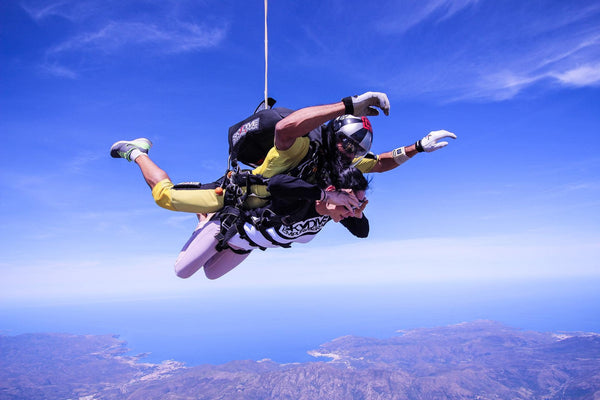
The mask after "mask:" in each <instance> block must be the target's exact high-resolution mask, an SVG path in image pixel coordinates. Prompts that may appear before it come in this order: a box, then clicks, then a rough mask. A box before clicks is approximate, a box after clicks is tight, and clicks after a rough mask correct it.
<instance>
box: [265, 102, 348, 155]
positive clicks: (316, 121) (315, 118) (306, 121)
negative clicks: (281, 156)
mask: <svg viewBox="0 0 600 400" xmlns="http://www.w3.org/2000/svg"><path fill="white" fill-rule="evenodd" d="M344 111H345V106H344V103H342V102H341V101H340V102H339V103H334V104H326V105H323V106H313V107H306V108H302V109H300V110H298V111H294V112H293V113H291V114H290V115H288V116H287V117H285V118H284V119H282V120H281V121H279V122H278V123H277V125H275V147H276V148H277V149H278V150H287V149H289V148H290V147H292V145H293V144H294V141H295V140H296V139H297V138H299V137H302V136H304V135H306V134H307V133H308V132H310V131H312V130H313V129H316V128H318V127H319V126H321V125H323V124H324V123H325V122H327V121H329V120H331V119H334V118H336V117H339V116H341V115H344Z"/></svg>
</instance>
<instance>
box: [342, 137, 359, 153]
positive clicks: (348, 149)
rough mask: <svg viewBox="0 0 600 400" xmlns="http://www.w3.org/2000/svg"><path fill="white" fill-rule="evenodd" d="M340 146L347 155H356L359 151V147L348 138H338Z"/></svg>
mask: <svg viewBox="0 0 600 400" xmlns="http://www.w3.org/2000/svg"><path fill="white" fill-rule="evenodd" d="M340 144H341V145H342V149H343V150H344V152H345V153H347V154H356V153H358V152H359V150H361V147H360V146H359V145H358V143H356V142H355V141H354V140H352V139H350V138H349V137H342V138H340Z"/></svg>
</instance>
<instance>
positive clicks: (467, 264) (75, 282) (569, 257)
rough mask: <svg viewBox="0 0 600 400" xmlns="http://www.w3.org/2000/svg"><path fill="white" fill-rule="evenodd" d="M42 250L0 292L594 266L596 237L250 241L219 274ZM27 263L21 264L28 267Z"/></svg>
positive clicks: (5, 269) (166, 260) (113, 291)
mask: <svg viewBox="0 0 600 400" xmlns="http://www.w3.org/2000/svg"><path fill="white" fill-rule="evenodd" d="M67 257H68V256H65V258H66V259H65V260H61V261H57V260H41V259H40V260H39V261H38V262H37V263H36V265H27V266H24V265H7V264H4V265H0V277H1V279H0V282H1V284H0V296H1V297H0V298H2V299H3V300H6V301H10V300H24V299H43V298H65V299H68V298H78V297H96V298H118V297H136V296H147V295H153V296H157V295H177V294H182V293H189V292H198V291H201V292H206V291H211V290H220V289H223V288H254V289H256V288H260V287H314V286H340V285H342V286H343V285H386V284H393V283H399V284H400V283H411V282H412V283H419V282H431V283H436V282H446V283H452V282H472V281H494V280H497V279H506V280H514V281H519V280H524V279H531V278H534V279H535V278H569V277H594V278H597V277H599V276H600V265H599V262H598V260H600V238H598V237H590V236H586V235H564V236H555V235H548V234H546V233H544V232H531V233H527V234H518V235H510V236H508V235H507V236H487V237H465V238H421V239H413V240H396V241H387V242H376V241H374V240H363V241H360V242H353V243H351V244H346V245H340V246H321V247H319V246H314V245H312V244H311V245H305V246H295V247H294V248H293V249H291V250H290V249H276V250H268V251H266V252H261V251H255V252H254V253H253V254H252V255H251V256H250V257H249V258H248V259H247V260H246V261H245V262H244V263H243V264H242V265H240V266H238V267H237V268H236V269H234V270H233V271H232V272H230V273H229V274H227V275H225V276H224V277H222V278H220V279H218V280H215V281H209V280H208V279H206V278H205V277H204V274H203V272H202V270H201V271H199V272H198V273H197V274H196V275H194V276H192V277H191V278H188V279H179V278H177V277H175V274H174V272H173V262H174V259H175V257H176V254H146V255H129V256H128V257H123V256H122V255H121V256H118V257H117V256H112V257H109V256H105V257H102V258H94V259H89V260H85V259H83V260H81V259H79V260H70V259H68V258H67ZM23 271H26V273H24V272H23Z"/></svg>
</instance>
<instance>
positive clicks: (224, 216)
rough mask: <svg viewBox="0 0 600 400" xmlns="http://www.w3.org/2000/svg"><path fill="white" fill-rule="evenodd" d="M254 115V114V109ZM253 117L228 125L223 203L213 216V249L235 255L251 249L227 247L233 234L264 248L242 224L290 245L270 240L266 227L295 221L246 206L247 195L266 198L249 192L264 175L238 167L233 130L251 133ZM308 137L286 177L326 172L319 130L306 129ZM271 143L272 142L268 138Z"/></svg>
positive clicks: (262, 181)
mask: <svg viewBox="0 0 600 400" xmlns="http://www.w3.org/2000/svg"><path fill="white" fill-rule="evenodd" d="M269 105H272V104H269ZM259 107H260V106H259ZM290 112H291V110H290ZM254 115H256V112H255V114H254ZM253 118H254V117H249V118H247V119H246V120H244V121H242V122H241V123H238V124H236V125H234V126H233V127H232V128H230V159H229V163H228V164H229V165H228V168H227V170H226V173H225V176H224V177H223V180H222V182H221V185H220V187H221V188H222V190H223V193H224V206H223V208H222V209H221V210H220V211H219V212H218V213H217V214H216V215H215V218H217V217H218V218H219V220H220V222H221V228H220V231H219V233H218V234H217V235H216V236H215V238H216V239H217V241H218V244H217V246H216V249H217V250H218V251H222V250H225V249H230V250H231V251H233V252H234V253H237V254H247V253H249V252H251V251H252V250H240V249H234V248H231V246H229V244H228V242H229V240H230V239H231V238H233V237H234V236H235V235H236V234H239V235H240V237H241V238H242V239H244V240H246V241H247V242H248V243H250V244H251V245H252V246H253V247H257V248H259V249H261V250H265V249H266V248H265V247H263V246H260V245H258V244H256V243H254V242H253V241H252V240H251V239H250V238H249V237H248V235H247V234H246V231H245V229H244V225H245V224H246V223H250V224H251V225H253V226H254V227H256V229H258V231H259V232H260V233H261V234H262V235H263V236H264V237H265V238H266V239H267V240H268V241H270V242H271V243H273V244H274V245H275V246H279V247H290V246H291V245H290V244H288V243H280V242H278V241H276V240H274V239H273V238H272V237H271V235H270V234H269V232H268V231H267V230H268V229H269V228H272V227H275V226H280V225H282V224H283V225H290V224H292V223H293V222H295V221H292V220H290V219H289V218H288V217H287V216H280V215H277V214H275V213H274V212H273V211H272V210H270V209H269V208H268V205H267V206H265V207H260V208H256V209H248V207H246V201H247V200H248V199H249V198H250V197H257V198H261V199H267V198H266V197H261V196H258V195H257V194H255V193H252V191H251V186H252V185H265V186H266V185H267V184H268V182H269V179H268V178H265V177H263V176H261V175H253V174H252V172H251V171H250V170H242V169H241V168H240V167H239V164H238V155H240V154H241V153H243V151H244V146H243V145H242V143H237V142H236V137H235V133H236V132H240V129H241V130H247V131H249V132H251V131H252V129H249V128H248V127H252V126H253V125H256V129H258V126H259V125H258V124H253V121H254V119H253ZM248 121H249V122H248ZM261 129H262V126H261ZM273 131H274V124H273ZM244 133H246V132H244ZM308 136H309V138H310V147H309V150H308V152H307V154H306V156H304V158H303V159H302V160H301V161H300V163H299V164H298V165H297V166H296V167H294V168H293V169H291V170H290V171H288V172H287V174H288V175H290V176H294V177H298V178H300V179H303V180H305V181H307V182H311V183H315V181H316V175H317V174H321V175H323V174H326V173H327V172H326V171H327V168H323V167H324V165H323V164H324V161H323V160H324V159H325V157H324V155H325V150H324V146H323V145H322V138H321V130H320V129H317V130H315V131H312V132H310V133H309V135H308ZM232 138H233V140H232ZM242 141H243V140H239V142H242ZM271 143H273V142H272V139H271ZM245 144H247V143H245ZM265 154H266V152H265ZM242 159H243V160H244V161H243V162H245V163H247V162H246V161H245V159H244V158H243V157H242Z"/></svg>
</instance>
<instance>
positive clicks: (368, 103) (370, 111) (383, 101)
mask: <svg viewBox="0 0 600 400" xmlns="http://www.w3.org/2000/svg"><path fill="white" fill-rule="evenodd" d="M342 101H343V102H344V106H346V111H345V113H346V114H351V115H355V116H357V117H364V116H375V115H379V111H378V110H377V109H376V108H375V107H377V108H380V109H381V110H382V111H383V113H384V114H385V115H390V101H389V100H388V97H387V95H386V94H385V93H381V92H367V93H364V94H361V95H360V96H352V97H344V98H343V99H342Z"/></svg>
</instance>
